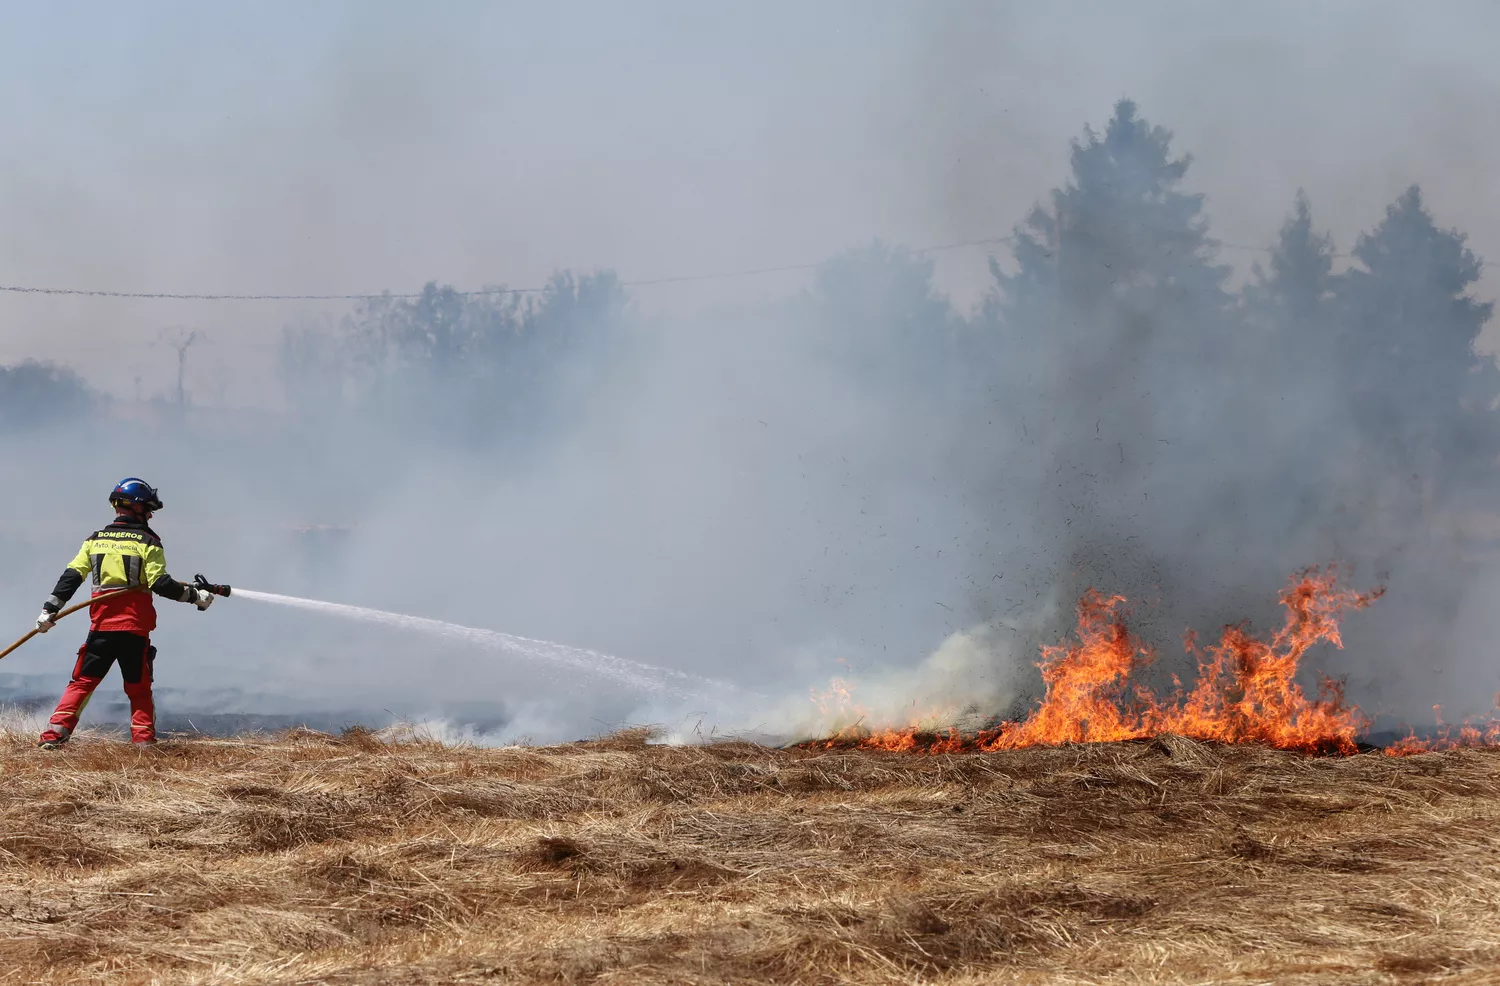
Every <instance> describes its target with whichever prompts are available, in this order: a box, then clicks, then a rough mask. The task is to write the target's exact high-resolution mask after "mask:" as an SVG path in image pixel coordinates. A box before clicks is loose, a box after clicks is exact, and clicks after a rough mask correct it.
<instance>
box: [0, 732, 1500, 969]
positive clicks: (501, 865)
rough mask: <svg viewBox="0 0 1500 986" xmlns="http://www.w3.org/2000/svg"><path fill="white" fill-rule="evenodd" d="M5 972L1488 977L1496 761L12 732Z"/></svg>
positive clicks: (1108, 749) (1220, 752) (0, 787)
mask: <svg viewBox="0 0 1500 986" xmlns="http://www.w3.org/2000/svg"><path fill="white" fill-rule="evenodd" d="M0 776H3V783H0V981H3V982H17V983H21V982H48V983H65V982H78V981H97V982H107V983H121V984H127V983H128V984H134V983H140V984H145V983H155V982H162V983H166V982H202V983H210V982H212V983H236V982H255V983H287V984H291V983H312V982H318V983H346V984H364V983H376V982H400V983H417V984H421V983H451V982H458V981H464V982H468V981H484V980H489V981H495V982H506V983H525V982H563V983H600V984H604V983H626V982H632V983H633V982H677V983H689V982H691V983H721V982H722V983H730V982H732V983H737V984H739V983H794V982H795V983H804V982H818V983H838V982H846V983H911V982H930V983H938V982H941V983H955V984H958V983H964V984H972V983H980V982H995V981H1005V982H1018V983H1052V982H1058V981H1068V982H1080V983H1178V982H1181V983H1188V982H1193V983H1201V982H1208V981H1212V982H1272V981H1274V982H1278V983H1299V982H1302V983H1307V982H1341V983H1349V982H1353V983H1372V984H1373V983H1393V982H1403V981H1413V982H1415V981H1428V980H1430V979H1432V978H1434V977H1436V976H1439V975H1443V976H1447V977H1451V980H1452V981H1454V982H1479V981H1483V980H1485V978H1486V977H1487V976H1489V975H1490V972H1491V970H1493V969H1494V968H1495V967H1496V965H1497V963H1500V932H1497V931H1496V930H1495V929H1497V928H1500V838H1497V836H1496V832H1495V821H1494V820H1495V818H1496V817H1497V814H1500V783H1497V781H1500V752H1495V751H1490V750H1454V751H1448V752H1442V753H1429V754H1424V755H1420V756H1413V757H1407V758H1395V759H1393V758H1387V757H1382V756H1378V755H1358V756H1351V757H1334V758H1329V757H1309V756H1306V755H1304V754H1301V753H1297V752H1288V751H1277V750H1271V749H1266V748H1263V747H1255V746H1215V745H1210V744H1205V743H1200V742H1196V741H1193V740H1189V739H1184V738H1181V737H1176V736H1163V737H1159V738H1157V739H1154V740H1148V741H1134V742H1126V743H1116V744H1105V745H1087V746H1058V747H1034V748H1029V749H1022V750H1001V751H996V752H990V753H960V754H949V755H937V756H923V757H907V756H899V755H893V754H890V753H887V752H884V751H879V750H852V751H842V750H840V751H810V750H801V749H793V750H771V749H766V748H763V747H757V746H752V745H748V744H725V745H719V746H712V747H697V748H680V747H663V746H654V745H648V744H647V743H646V742H645V737H644V736H642V735H639V734H632V735H624V736H616V737H612V738H609V739H607V740H601V741H596V742H590V743H582V744H574V745H571V746H566V747H555V748H535V749H533V748H505V749H476V748H464V747H444V746H440V745H437V744H431V743H423V742H402V743H394V742H382V741H380V740H378V739H377V738H375V737H372V736H370V735H368V734H365V733H354V734H351V735H348V736H345V737H330V736H324V735H321V734H310V733H305V734H297V735H289V736H285V737H280V738H275V739H246V740H243V741H231V742H222V741H221V742H207V741H182V742H173V743H168V744H164V745H163V746H162V747H160V748H157V749H154V750H147V751H139V752H138V751H136V750H134V749H132V748H130V747H129V746H126V745H123V744H119V743H114V742H109V741H105V740H100V739H90V738H88V737H85V738H83V739H82V740H80V741H78V742H77V743H76V745H75V746H73V747H72V748H70V749H68V750H66V751H62V752H60V753H57V754H44V753H40V752H38V751H35V750H33V749H32V748H31V746H30V737H29V736H27V735H14V736H12V737H11V738H9V739H8V740H3V741H0Z"/></svg>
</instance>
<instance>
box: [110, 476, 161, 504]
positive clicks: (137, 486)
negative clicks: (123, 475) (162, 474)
mask: <svg viewBox="0 0 1500 986" xmlns="http://www.w3.org/2000/svg"><path fill="white" fill-rule="evenodd" d="M109 502H110V504H111V505H115V504H120V503H133V504H135V505H136V506H138V507H141V508H143V509H145V510H160V509H161V496H160V495H159V494H158V493H157V492H156V490H155V489H153V488H152V486H151V484H150V483H148V482H146V481H145V480H144V479H136V478H135V477H133V476H132V477H131V478H130V479H122V480H120V482H119V483H118V484H117V485H116V486H115V488H114V489H113V490H112V491H110V494H109Z"/></svg>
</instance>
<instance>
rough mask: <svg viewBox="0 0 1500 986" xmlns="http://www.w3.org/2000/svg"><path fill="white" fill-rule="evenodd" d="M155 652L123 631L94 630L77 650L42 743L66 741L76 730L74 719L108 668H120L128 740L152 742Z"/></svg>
mask: <svg viewBox="0 0 1500 986" xmlns="http://www.w3.org/2000/svg"><path fill="white" fill-rule="evenodd" d="M155 660H156V648H155V647H152V646H151V638H150V637H148V636H145V635H144V634H139V633H130V632H128V631H125V630H94V631H91V632H90V633H89V636H88V639H87V640H85V641H84V643H83V646H82V647H80V648H78V663H76V664H75V665H73V678H72V680H71V681H69V682H68V687H67V688H66V689H65V690H64V691H63V695H62V699H61V701H59V702H58V703H57V711H56V712H54V713H52V719H51V720H50V722H49V723H48V726H47V729H46V730H45V731H44V732H43V733H42V740H43V741H44V742H51V743H56V742H60V741H63V740H66V739H67V738H68V737H69V736H71V735H73V730H75V729H77V728H78V717H79V716H80V715H81V714H82V713H83V710H84V707H85V706H87V705H88V704H89V697H90V696H92V695H93V694H94V689H95V688H98V687H99V683H100V682H101V681H103V680H104V676H105V675H107V674H109V669H110V666H111V665H113V664H116V663H118V664H119V665H120V677H122V678H124V679H125V697H126V698H128V699H130V738H131V740H132V741H134V742H136V743H151V742H155V740H156V705H155V703H154V702H153V701H152V700H151V666H152V664H153V663H154V662H155Z"/></svg>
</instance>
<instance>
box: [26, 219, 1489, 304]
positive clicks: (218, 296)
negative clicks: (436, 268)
mask: <svg viewBox="0 0 1500 986" xmlns="http://www.w3.org/2000/svg"><path fill="white" fill-rule="evenodd" d="M1015 239H1016V237H1015V235H1009V236H990V237H985V238H984V239H978V240H959V241H957V242H954V243H940V244H937V245H936V246H927V247H920V248H917V249H913V250H912V251H911V252H912V253H942V252H945V251H948V250H960V249H965V248H968V247H978V246H994V245H995V244H998V243H1010V242H1012V241H1014V240H1015ZM1217 245H1218V246H1220V247H1224V248H1225V249H1229V250H1246V251H1252V252H1255V253H1271V252H1272V249H1271V248H1270V247H1264V246H1252V245H1250V244H1246V243H1226V242H1223V241H1219V242H1218V243H1217ZM1334 256H1335V257H1340V258H1348V257H1351V256H1352V254H1348V253H1335V254H1334ZM823 263H824V261H818V262H816V263H805V264H785V265H782V266H778V267H751V268H746V269H742V270H732V271H719V272H716V273H711V274H679V275H675V276H670V277H651V278H642V279H638V280H633V281H621V282H620V286H621V287H626V288H640V287H653V286H656V285H660V284H685V283H690V282H694V281H726V280H731V279H733V278H740V277H757V276H760V275H764V274H788V273H795V272H798V271H809V270H816V269H818V268H819V267H821V266H823ZM1481 265H1482V266H1484V267H1500V262H1496V261H1493V260H1485V261H1481ZM546 290H547V289H546V288H545V287H535V288H504V287H495V288H476V289H474V290H471V291H458V292H455V293H457V294H459V295H461V296H463V297H482V296H499V295H512V294H514V295H520V294H541V293H542V292H544V291H546ZM0 292H7V293H9V294H42V295H67V296H71V297H83V298H127V299H138V300H163V301H375V300H378V299H380V298H392V299H400V300H407V299H411V298H420V297H421V296H422V292H420V291H409V292H400V293H398V292H391V291H382V292H379V293H374V294H228V293H198V292H191V293H189V292H171V291H104V290H98V289H88V288H44V287H29V286H26V285H18V284H0Z"/></svg>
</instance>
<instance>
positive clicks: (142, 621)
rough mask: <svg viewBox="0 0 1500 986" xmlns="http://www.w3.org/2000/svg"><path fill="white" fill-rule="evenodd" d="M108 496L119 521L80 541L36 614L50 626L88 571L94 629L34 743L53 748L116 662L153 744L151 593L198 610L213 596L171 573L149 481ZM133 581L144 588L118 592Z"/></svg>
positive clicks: (133, 482) (135, 727) (139, 732)
mask: <svg viewBox="0 0 1500 986" xmlns="http://www.w3.org/2000/svg"><path fill="white" fill-rule="evenodd" d="M109 502H110V505H111V506H113V507H114V508H115V519H114V523H112V524H110V525H109V526H108V527H104V528H101V529H100V530H97V531H95V532H94V533H93V534H91V535H89V538H88V540H87V541H84V542H83V547H82V548H80V549H79V551H78V556H77V557H76V558H74V559H73V561H72V562H71V563H70V564H69V565H68V567H67V568H66V569H64V570H63V573H62V577H61V578H60V579H58V580H57V586H56V587H55V588H54V589H53V590H52V598H50V599H48V600H47V601H46V602H45V603H43V604H42V615H41V616H39V617H37V620H36V628H37V632H39V633H46V632H47V631H48V630H50V629H52V624H53V621H54V620H55V619H56V614H57V611H58V610H60V609H62V607H63V606H64V605H65V604H66V603H67V601H68V600H69V599H70V598H71V597H72V595H73V593H75V592H77V591H78V587H79V586H81V585H82V584H83V579H84V577H85V576H89V577H90V579H91V581H92V584H93V590H92V591H93V595H94V599H95V601H94V603H93V604H92V605H91V606H89V618H90V620H89V635H88V638H87V639H86V640H85V641H84V644H83V646H82V647H80V648H78V662H77V663H76V664H75V665H73V678H72V680H71V681H69V682H68V687H67V689H66V690H65V691H64V692H63V695H62V700H61V701H59V702H58V703H57V711H56V712H54V713H52V719H51V721H50V722H49V723H48V725H47V728H46V730H45V731H44V732H43V733H42V735H41V739H40V740H39V741H38V743H37V745H38V746H40V747H41V748H42V749H44V750H55V749H57V748H58V747H60V746H62V744H64V743H66V742H67V741H68V737H69V736H71V735H72V734H73V730H74V729H76V728H77V727H78V716H79V715H80V714H81V713H82V712H83V709H84V706H86V705H87V704H88V701H89V696H90V695H92V694H93V693H94V689H95V688H97V687H99V682H101V681H102V680H104V676H105V675H106V674H108V673H109V669H110V666H111V665H113V664H115V663H118V664H119V665H120V676H121V677H122V678H124V679H125V695H126V697H127V698H129V699H130V739H131V741H132V742H135V743H155V742H156V707H155V705H154V703H153V702H152V699H151V666H152V662H153V661H154V660H155V658H156V648H155V647H152V646H151V631H152V630H155V629H156V606H155V605H154V603H153V602H152V599H151V596H152V593H155V594H156V595H158V596H163V597H165V598H167V599H174V600H178V601H180V602H184V603H192V604H193V605H195V606H197V607H198V609H199V610H200V611H202V610H205V609H208V607H209V605H210V604H211V603H212V602H213V600H214V593H213V592H210V591H208V589H205V588H202V587H200V586H194V585H188V584H186V583H183V582H178V581H177V580H176V579H174V578H172V576H170V575H168V574H167V561H166V556H165V555H164V554H163V552H162V547H161V538H159V537H157V536H156V532H155V531H153V530H151V526H150V523H151V515H152V514H153V513H154V512H156V511H157V510H160V509H161V498H160V497H159V496H158V495H157V492H156V490H154V489H152V488H151V486H150V485H149V484H148V483H146V482H145V481H144V480H140V479H135V478H130V479H124V480H121V481H120V484H119V485H118V486H116V487H115V488H114V490H112V491H111V492H110V494H109ZM202 584H206V583H202ZM133 586H134V587H143V588H138V589H136V590H135V591H124V592H120V591H118V590H120V589H128V588H129V587H133ZM209 588H217V587H212V586H210V587H209ZM146 589H149V590H150V591H149V592H148V591H145V590H146ZM101 593H105V594H106V595H103V596H101Z"/></svg>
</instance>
